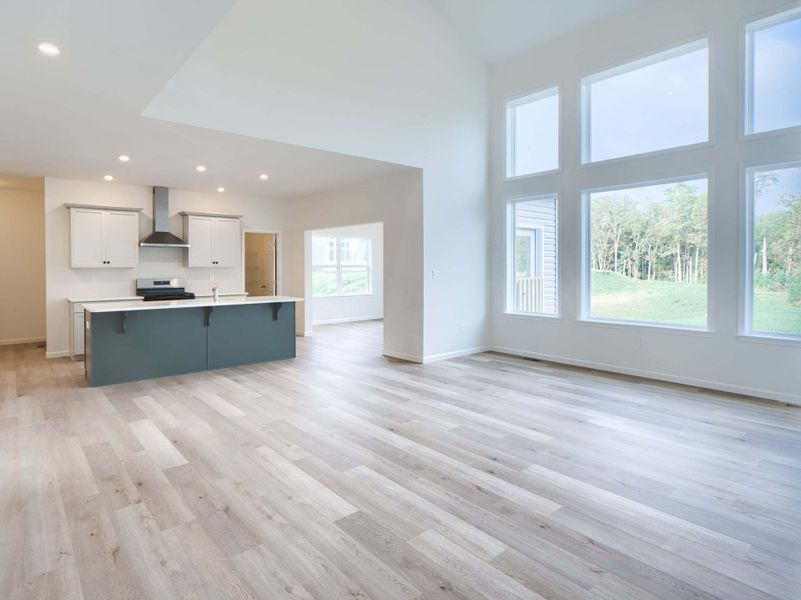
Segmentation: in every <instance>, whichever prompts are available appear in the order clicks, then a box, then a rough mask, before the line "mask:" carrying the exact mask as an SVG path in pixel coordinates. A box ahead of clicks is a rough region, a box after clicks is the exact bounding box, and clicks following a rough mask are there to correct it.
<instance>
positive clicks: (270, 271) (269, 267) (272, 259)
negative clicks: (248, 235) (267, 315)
mask: <svg viewBox="0 0 801 600" xmlns="http://www.w3.org/2000/svg"><path fill="white" fill-rule="evenodd" d="M261 237H262V240H263V244H262V255H263V256H264V283H263V284H262V285H264V288H263V289H264V291H265V294H264V295H265V296H275V295H276V294H277V293H278V290H277V283H276V281H277V280H276V272H275V271H276V255H275V246H276V244H275V234H273V233H266V234H264V235H262V236H261Z"/></svg>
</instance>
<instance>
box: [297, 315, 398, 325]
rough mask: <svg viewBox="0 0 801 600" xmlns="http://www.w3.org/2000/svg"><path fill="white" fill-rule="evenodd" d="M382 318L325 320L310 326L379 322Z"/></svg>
mask: <svg viewBox="0 0 801 600" xmlns="http://www.w3.org/2000/svg"><path fill="white" fill-rule="evenodd" d="M383 318H384V317H381V316H372V317H346V318H344V319H326V320H323V321H314V323H312V325H336V324H337V323H355V322H357V321H380V320H381V319H383Z"/></svg>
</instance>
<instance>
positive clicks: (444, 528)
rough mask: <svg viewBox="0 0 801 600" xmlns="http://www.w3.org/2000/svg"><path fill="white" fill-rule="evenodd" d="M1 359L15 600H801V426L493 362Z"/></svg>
mask: <svg viewBox="0 0 801 600" xmlns="http://www.w3.org/2000/svg"><path fill="white" fill-rule="evenodd" d="M381 335H382V331H381V324H380V323H377V322H370V323H360V324H352V325H348V326H329V327H325V328H320V329H319V330H318V331H317V332H316V334H315V336H314V337H313V338H308V339H303V340H300V341H299V356H298V358H297V359H295V360H291V361H284V362H278V363H270V364H261V365H254V366H249V367H241V368H234V369H227V370H222V371H215V372H208V373H200V374H194V375H187V376H182V377H172V378H165V379H159V380H153V381H145V382H139V383H132V384H124V385H116V386H110V387H105V388H96V389H90V388H87V387H86V386H85V383H84V380H83V372H82V364H80V363H73V362H71V361H69V360H68V359H57V360H49V361H46V360H45V359H44V354H43V350H42V349H41V348H36V347H34V346H18V347H5V348H0V468H1V469H2V480H1V481H0V598H2V599H3V600H13V599H19V598H26V597H28V598H57V599H59V600H61V599H72V598H85V599H87V600H95V599H112V598H125V599H136V598H150V599H154V600H168V599H171V598H251V597H253V598H267V599H271V600H272V599H279V598H300V599H306V600H309V599H311V598H315V599H320V600H336V599H339V598H348V599H353V598H374V599H392V600H412V599H418V598H420V599H422V598H427V599H437V598H471V599H483V598H489V599H499V598H513V599H522V598H560V599H569V600H584V599H586V600H589V599H593V600H596V599H598V598H603V599H608V600H623V599H628V598H632V599H637V600H650V599H662V600H675V599H689V598H693V599H711V598H720V599H725V600H736V599H748V600H767V599H771V598H773V599H775V598H782V599H789V598H801V592H800V591H799V590H801V566H800V565H801V541H800V540H801V409H798V408H792V407H788V406H784V405H782V404H779V403H774V402H767V401H760V400H754V399H749V398H742V397H735V396H729V395H724V394H716V393H712V392H708V391H698V390H693V389H690V388H685V387H679V386H669V385H662V384H657V383H654V382H645V381H640V380H635V379H632V378H623V377H614V376H610V375H604V374H601V373H597V372H591V371H584V370H578V369H569V368H565V367H559V366H555V365H552V364H546V363H540V362H535V361H529V360H523V359H516V358H511V357H506V356H500V355H495V354H482V355H477V356H471V357H466V358H460V359H456V360H451V361H447V362H440V363H435V364H430V365H425V366H422V365H414V364H409V363H402V362H397V361H391V360H388V359H386V358H383V357H381V356H380V348H381Z"/></svg>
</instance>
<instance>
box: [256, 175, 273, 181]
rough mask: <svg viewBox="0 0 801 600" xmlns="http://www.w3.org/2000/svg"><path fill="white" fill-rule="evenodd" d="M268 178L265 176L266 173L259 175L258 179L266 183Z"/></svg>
mask: <svg viewBox="0 0 801 600" xmlns="http://www.w3.org/2000/svg"><path fill="white" fill-rule="evenodd" d="M269 178H270V176H269V175H267V173H262V174H261V175H259V179H261V180H262V181H267V180H268V179H269Z"/></svg>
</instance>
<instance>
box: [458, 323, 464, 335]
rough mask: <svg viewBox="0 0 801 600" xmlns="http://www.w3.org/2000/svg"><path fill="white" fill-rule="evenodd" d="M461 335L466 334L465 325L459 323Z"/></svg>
mask: <svg viewBox="0 0 801 600" xmlns="http://www.w3.org/2000/svg"><path fill="white" fill-rule="evenodd" d="M459 333H464V323H459Z"/></svg>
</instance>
